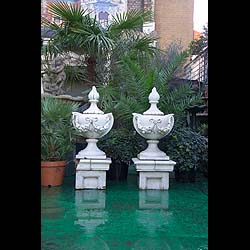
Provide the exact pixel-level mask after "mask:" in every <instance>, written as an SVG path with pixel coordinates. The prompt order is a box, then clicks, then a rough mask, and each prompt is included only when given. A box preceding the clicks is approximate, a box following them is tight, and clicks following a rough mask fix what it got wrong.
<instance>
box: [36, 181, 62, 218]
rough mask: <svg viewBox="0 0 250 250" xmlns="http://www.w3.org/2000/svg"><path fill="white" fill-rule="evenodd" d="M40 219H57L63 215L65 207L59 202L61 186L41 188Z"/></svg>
mask: <svg viewBox="0 0 250 250" xmlns="http://www.w3.org/2000/svg"><path fill="white" fill-rule="evenodd" d="M42 194H43V196H42V197H43V199H42V206H41V216H42V219H53V220H55V219H59V218H62V217H63V216H64V213H65V208H64V206H63V204H61V197H62V187H60V186H59V187H53V188H47V187H46V188H42Z"/></svg>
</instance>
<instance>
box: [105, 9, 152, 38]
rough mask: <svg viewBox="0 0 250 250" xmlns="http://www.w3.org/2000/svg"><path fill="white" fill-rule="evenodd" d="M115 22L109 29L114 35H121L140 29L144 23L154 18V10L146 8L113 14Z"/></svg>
mask: <svg viewBox="0 0 250 250" xmlns="http://www.w3.org/2000/svg"><path fill="white" fill-rule="evenodd" d="M112 18H113V22H112V23H111V24H110V25H109V27H108V30H109V31H110V32H111V33H112V35H113V36H119V35H120V34H121V33H122V32H125V33H126V32H127V31H131V30H136V29H140V28H141V27H142V25H143V23H145V22H148V21H150V20H152V12H151V11H144V10H136V9H133V10H130V11H127V12H123V13H118V14H116V15H114V16H112Z"/></svg>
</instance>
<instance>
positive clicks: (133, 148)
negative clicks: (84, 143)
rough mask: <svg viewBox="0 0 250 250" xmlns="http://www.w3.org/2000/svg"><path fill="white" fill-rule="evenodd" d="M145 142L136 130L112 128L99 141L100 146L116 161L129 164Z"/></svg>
mask: <svg viewBox="0 0 250 250" xmlns="http://www.w3.org/2000/svg"><path fill="white" fill-rule="evenodd" d="M143 146H144V147H145V144H144V142H143V140H142V138H141V137H140V136H139V135H138V134H136V132H135V131H134V130H128V129H126V128H119V129H112V130H111V131H110V132H109V133H108V134H107V135H105V136H104V137H103V138H101V139H100V140H99V142H98V147H99V148H100V149H101V150H103V151H104V152H105V153H106V154H107V156H108V157H111V158H112V160H114V161H115V162H123V163H126V164H129V163H130V162H131V159H132V158H133V157H136V155H137V154H138V153H139V152H140V150H141V148H142V147H143Z"/></svg>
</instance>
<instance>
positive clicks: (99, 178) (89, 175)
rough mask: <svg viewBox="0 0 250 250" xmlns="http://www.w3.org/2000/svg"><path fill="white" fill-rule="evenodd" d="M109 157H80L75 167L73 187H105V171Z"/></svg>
mask: <svg viewBox="0 0 250 250" xmlns="http://www.w3.org/2000/svg"><path fill="white" fill-rule="evenodd" d="M110 163H111V159H110V158H107V159H103V160H102V159H80V161H79V163H78V165H77V168H76V182H75V189H106V171H107V170H109V165H110Z"/></svg>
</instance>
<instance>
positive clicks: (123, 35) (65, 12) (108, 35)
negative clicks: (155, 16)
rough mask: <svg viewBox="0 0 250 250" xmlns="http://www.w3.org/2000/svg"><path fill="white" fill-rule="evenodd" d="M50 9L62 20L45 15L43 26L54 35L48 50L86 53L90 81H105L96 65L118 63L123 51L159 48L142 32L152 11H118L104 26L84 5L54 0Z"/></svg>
mask: <svg viewBox="0 0 250 250" xmlns="http://www.w3.org/2000/svg"><path fill="white" fill-rule="evenodd" d="M48 8H49V12H50V14H51V15H52V17H55V18H59V19H60V20H61V21H62V23H61V24H57V23H56V22H51V21H49V20H47V19H45V18H42V25H44V26H45V27H47V28H49V29H50V30H52V31H53V34H54V35H53V37H52V40H51V41H50V43H49V44H48V47H50V48H49V49H47V51H48V52H50V53H53V54H57V53H60V54H62V53H65V52H69V51H71V52H75V53H77V54H78V55H84V57H85V63H86V67H87V72H88V74H87V76H86V78H87V79H86V80H87V81H88V82H91V83H95V84H96V83H99V82H100V81H101V82H102V80H103V76H101V75H97V73H98V70H97V69H96V68H97V67H98V66H99V70H100V68H104V67H105V65H106V64H107V63H110V65H114V64H115V63H116V62H117V61H118V60H119V58H120V56H121V54H122V55H123V54H126V53H135V54H137V53H142V54H143V53H145V52H149V53H151V54H152V53H153V52H154V50H155V48H154V46H152V41H153V40H154V39H153V38H151V37H149V36H147V35H145V34H141V33H140V32H139V30H140V28H141V27H142V25H143V23H144V22H146V21H149V20H151V19H152V13H151V12H148V11H142V10H131V11H127V12H124V13H121V14H117V15H115V16H113V20H114V21H113V22H112V23H110V24H109V25H108V26H107V27H105V28H104V27H102V26H101V24H100V23H99V22H98V21H97V19H96V16H95V17H94V18H91V16H90V13H89V12H88V11H87V10H84V9H82V7H81V6H76V5H71V4H69V5H68V4H67V3H65V2H53V3H51V4H50V5H49V7H48ZM99 58H102V60H101V61H100V60H98V59H99ZM97 63H99V65H97Z"/></svg>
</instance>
